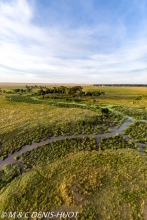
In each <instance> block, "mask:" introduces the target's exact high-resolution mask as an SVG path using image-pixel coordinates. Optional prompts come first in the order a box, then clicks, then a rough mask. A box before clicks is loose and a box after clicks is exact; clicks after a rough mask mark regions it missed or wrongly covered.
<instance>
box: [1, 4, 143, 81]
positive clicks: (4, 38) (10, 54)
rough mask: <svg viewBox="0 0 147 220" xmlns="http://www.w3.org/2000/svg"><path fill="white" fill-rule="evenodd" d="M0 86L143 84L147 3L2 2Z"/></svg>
mask: <svg viewBox="0 0 147 220" xmlns="http://www.w3.org/2000/svg"><path fill="white" fill-rule="evenodd" d="M0 82H21V83H23V82H24V83H27V82H28V83H87V84H94V83H95V84H96V83H98V84H99V83H100V84H104V83H132V84H133V83H134V84H135V83H143V84H147V0H141V1H139V0H119V1H118V0H0Z"/></svg>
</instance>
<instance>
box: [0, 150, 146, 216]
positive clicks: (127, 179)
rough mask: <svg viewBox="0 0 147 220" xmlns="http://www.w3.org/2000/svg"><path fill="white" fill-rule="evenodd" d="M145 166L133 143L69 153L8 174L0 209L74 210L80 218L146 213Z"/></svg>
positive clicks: (140, 214)
mask: <svg viewBox="0 0 147 220" xmlns="http://www.w3.org/2000/svg"><path fill="white" fill-rule="evenodd" d="M124 165H125V166H124ZM146 167H147V158H146V155H143V154H141V153H139V152H137V151H134V150H131V149H128V150H117V151H115V150H111V151H110V150H106V151H104V152H95V151H93V152H79V153H72V154H69V155H68V156H66V157H64V158H63V159H60V160H58V161H55V162H53V163H47V164H40V165H38V166H36V167H35V168H34V169H33V170H32V171H30V172H27V173H25V174H23V175H22V178H21V179H20V177H17V178H16V179H14V180H12V182H11V183H10V184H9V185H8V186H7V188H5V190H4V191H2V192H1V194H0V213H1V212H2V211H3V210H5V211H7V212H9V211H14V210H15V211H16V212H19V211H20V210H21V211H23V212H26V211H28V209H29V211H30V212H32V211H34V210H38V211H42V210H43V211H48V210H50V211H57V210H58V211H60V210H66V211H71V210H72V211H79V213H80V214H79V215H78V218H77V219H80V220H85V219H89V220H90V219H92V220H97V219H101V220H106V219H122V220H127V219H129V220H134V219H135V220H142V219H146V217H147V216H146V208H147V200H146V196H147V194H146V186H147V170H146ZM138 173H139V175H138ZM10 201H11V202H10Z"/></svg>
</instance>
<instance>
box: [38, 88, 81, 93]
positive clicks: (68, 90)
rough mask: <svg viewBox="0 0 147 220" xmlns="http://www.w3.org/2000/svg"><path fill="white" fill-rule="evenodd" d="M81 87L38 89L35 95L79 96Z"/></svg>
mask: <svg viewBox="0 0 147 220" xmlns="http://www.w3.org/2000/svg"><path fill="white" fill-rule="evenodd" d="M82 89H83V88H82V87H81V86H73V87H65V86H59V87H53V88H47V87H46V88H45V89H43V88H42V87H40V89H39V90H38V92H37V94H38V95H45V94H61V95H81V94H82Z"/></svg>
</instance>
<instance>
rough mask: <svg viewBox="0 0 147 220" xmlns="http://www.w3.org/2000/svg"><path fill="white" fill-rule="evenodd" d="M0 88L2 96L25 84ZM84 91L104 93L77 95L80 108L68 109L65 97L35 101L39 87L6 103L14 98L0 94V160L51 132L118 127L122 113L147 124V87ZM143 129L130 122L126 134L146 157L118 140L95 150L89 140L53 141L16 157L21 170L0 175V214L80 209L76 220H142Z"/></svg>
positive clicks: (145, 195) (146, 193)
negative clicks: (140, 145)
mask: <svg viewBox="0 0 147 220" xmlns="http://www.w3.org/2000/svg"><path fill="white" fill-rule="evenodd" d="M0 87H1V88H2V89H5V90H6V92H7V91H10V90H11V91H12V89H14V88H18V87H19V88H24V85H0ZM49 87H52V86H51V85H50V86H49ZM83 87H84V91H94V90H100V91H103V92H105V95H101V96H99V97H92V98H91V97H82V98H81V97H80V99H81V103H82V104H80V103H79V104H77V103H73V104H71V103H72V102H73V100H72V98H71V97H69V98H70V99H71V100H68V101H67V102H66V100H63V99H58V100H52V103H51V100H49V99H45V100H43V99H42V98H40V100H35V99H36V98H35V97H34V95H32V94H33V93H34V92H36V91H37V89H35V90H34V91H32V92H31V93H29V94H25V95H18V94H17V96H16V94H13V95H15V99H16V100H13V101H12V100H11V101H10V100H9V99H7V98H6V96H9V97H11V96H12V94H8V93H2V92H0V156H1V158H5V157H6V156H7V154H8V152H14V151H15V150H19V149H20V148H21V147H22V146H23V145H25V144H31V143H32V140H34V141H36V142H39V141H40V139H42V138H43V139H46V138H49V137H50V136H52V135H54V136H58V135H70V134H79V133H83V134H90V133H95V134H98V133H103V132H106V131H107V130H108V129H109V128H110V127H111V128H112V127H113V126H118V127H119V126H120V125H121V124H122V123H123V120H124V118H122V116H125V115H129V116H131V117H134V118H135V119H147V116H146V115H147V113H146V109H147V88H138V87H92V86H83ZM28 95H29V96H28ZM140 96H141V99H140ZM32 97H34V98H33V99H34V100H33V99H32ZM38 98H39V97H37V99H38ZM70 102H71V103H70ZM52 104H54V106H53V105H52ZM72 107H73V108H72ZM101 107H109V108H112V110H117V111H119V112H120V114H121V115H115V114H116V113H115V111H114V114H113V113H109V114H102V113H101V112H100V108H101ZM85 108H86V109H85ZM146 124H147V123H144V122H141V121H138V122H137V121H135V122H134V123H133V124H131V125H130V126H129V127H128V129H126V131H125V133H126V134H127V135H128V136H129V137H131V138H134V139H136V140H137V141H140V142H144V143H145V144H144V146H143V147H144V149H145V153H141V152H139V151H138V150H137V145H135V144H134V143H133V142H132V141H127V140H126V139H125V138H123V137H121V136H119V135H116V136H113V137H109V138H103V139H101V140H100V143H99V146H97V145H96V140H95V138H92V137H91V138H90V137H88V138H83V139H80V138H73V139H71V140H66V139H65V140H61V141H55V142H52V143H50V144H47V145H43V146H41V147H38V148H37V149H36V150H32V151H29V152H26V153H25V154H23V155H22V156H21V157H20V158H15V159H18V161H19V160H20V161H21V162H22V163H24V168H25V170H26V172H25V173H23V174H22V175H21V173H20V168H19V166H18V165H6V166H4V167H3V170H1V171H0V214H1V212H3V211H5V212H11V211H12V212H13V211H16V212H20V211H22V212H28V211H30V212H32V211H41V212H42V211H54V212H56V211H78V212H79V215H78V217H77V220H85V219H86V220H99V219H100V220H111V219H113V220H146V219H147V212H146V210H147V169H146V167H147V154H146V152H147V150H146V143H147V139H146V137H147V132H146V130H147V125H146ZM130 148H131V149H130ZM6 220H7V219H6ZM34 220H35V218H34Z"/></svg>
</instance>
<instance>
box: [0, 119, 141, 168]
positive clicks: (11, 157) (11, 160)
mask: <svg viewBox="0 0 147 220" xmlns="http://www.w3.org/2000/svg"><path fill="white" fill-rule="evenodd" d="M132 121H133V119H132V118H131V117H129V118H127V119H126V120H125V121H124V123H123V124H122V125H121V126H120V127H119V128H118V129H116V128H115V129H113V130H112V131H111V132H110V133H104V134H98V135H94V134H89V135H87V134H79V135H70V136H58V137H51V138H50V139H47V140H45V141H44V140H41V141H40V142H39V143H34V142H33V143H32V145H25V146H23V147H22V149H21V150H19V151H16V152H14V153H13V154H10V153H9V154H8V157H7V158H5V159H4V160H3V161H1V160H0V170H1V169H2V167H3V166H4V165H6V164H9V163H13V164H18V165H19V166H20V167H21V171H22V172H24V168H23V163H21V162H19V161H15V160H14V157H15V156H19V157H21V154H22V153H25V152H27V151H31V150H33V149H34V150H35V149H36V147H39V146H42V145H43V144H48V143H50V142H52V141H57V140H62V139H65V138H68V139H70V138H75V137H79V138H82V137H88V136H93V137H95V138H96V141H97V143H99V141H100V138H102V137H103V138H104V137H110V136H112V135H115V134H116V133H118V134H120V135H123V130H124V129H125V128H126V127H127V126H128V125H129V124H130V123H132ZM125 136H126V135H125ZM127 139H128V138H127ZM129 140H131V139H129ZM134 142H135V141H134ZM139 147H140V150H141V151H142V143H139Z"/></svg>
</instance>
